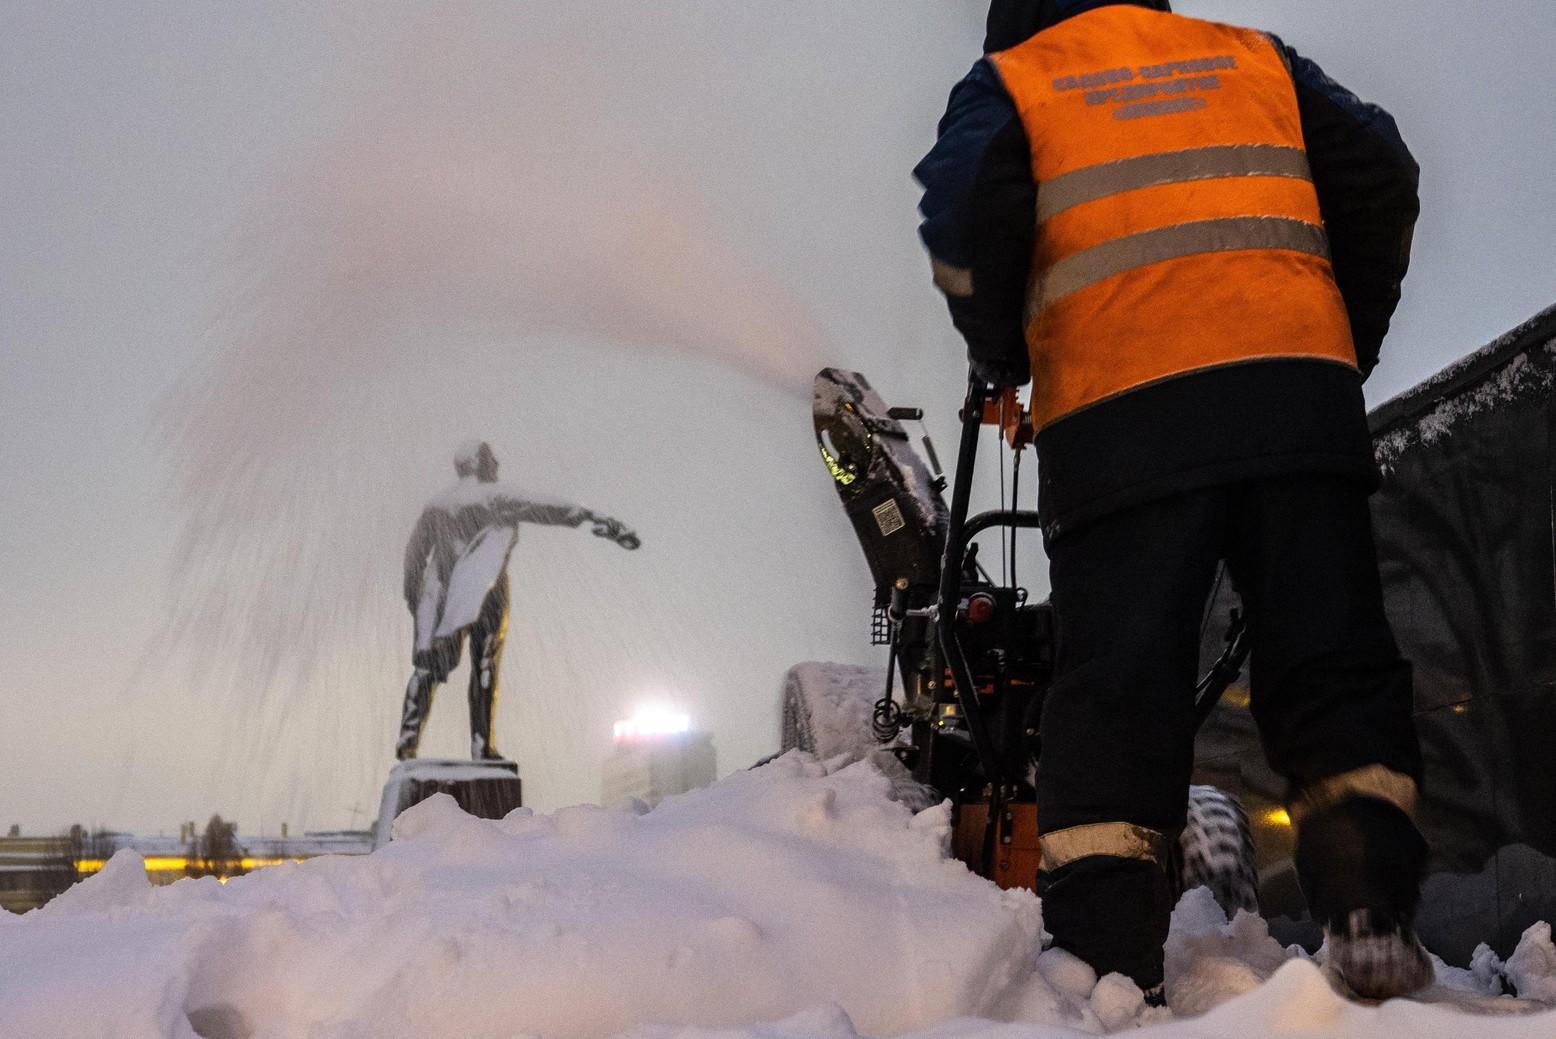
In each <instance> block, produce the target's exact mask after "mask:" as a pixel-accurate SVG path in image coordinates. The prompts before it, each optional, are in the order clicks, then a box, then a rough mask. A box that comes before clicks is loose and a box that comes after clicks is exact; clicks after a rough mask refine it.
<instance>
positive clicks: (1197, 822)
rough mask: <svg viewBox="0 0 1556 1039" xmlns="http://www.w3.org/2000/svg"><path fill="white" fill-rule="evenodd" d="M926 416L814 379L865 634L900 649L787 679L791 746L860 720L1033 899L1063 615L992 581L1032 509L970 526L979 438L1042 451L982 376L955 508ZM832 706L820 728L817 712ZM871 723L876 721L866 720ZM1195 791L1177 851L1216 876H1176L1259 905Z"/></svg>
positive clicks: (1009, 578)
mask: <svg viewBox="0 0 1556 1039" xmlns="http://www.w3.org/2000/svg"><path fill="white" fill-rule="evenodd" d="M922 414H923V413H922V412H921V411H920V410H919V409H917V408H900V407H899V408H894V407H889V406H887V404H886V402H885V401H884V400H882V399H881V397H880V395H879V394H877V393H876V392H875V390H874V389H873V388H871V386H870V383H869V382H868V381H867V380H866V379H865V377H864V376H863V375H860V374H859V373H857V372H848V371H842V370H839V369H835V368H827V369H824V370H823V371H821V372H820V373H819V374H818V375H817V376H816V380H815V396H814V400H813V419H814V423H815V431H816V440H817V443H818V446H819V447H820V450H821V456H822V460H823V462H824V463H825V465H826V468H827V471H828V473H829V474H830V475H831V477H832V480H833V483H834V486H835V487H836V489H837V493H838V496H839V497H840V498H841V499H842V502H843V507H844V510H845V511H846V512H847V513H848V517H849V519H850V520H851V521H852V523H853V526H854V532H855V534H856V535H857V536H858V538H859V543H860V545H861V547H862V548H863V549H864V554H865V558H866V560H867V561H868V562H869V565H870V572H871V575H872V576H873V578H874V580H875V598H874V617H873V622H872V626H871V629H872V633H873V636H874V640H875V641H876V642H877V643H878V644H882V645H885V646H887V647H889V650H888V654H889V655H888V662H887V667H886V671H885V673H884V674H882V675H879V676H878V677H879V680H880V681H879V684H873V683H868V684H867V683H862V682H860V681H859V680H858V679H859V676H858V675H857V674H853V675H851V676H849V677H848V678H847V679H844V678H840V677H838V676H840V675H842V673H843V670H844V669H841V668H834V669H833V670H827V668H825V667H821V668H816V667H812V668H811V670H809V671H805V672H802V671H801V669H799V668H797V669H795V670H794V671H791V673H790V680H789V683H788V688H787V690H786V702H785V749H790V748H791V747H799V748H800V749H805V750H812V751H817V750H818V749H819V748H818V747H816V746H806V745H805V744H806V743H807V741H810V742H812V743H814V742H815V741H814V740H813V739H811V734H812V733H813V732H815V731H818V730H822V729H826V730H831V731H835V730H837V729H838V727H839V725H840V724H845V725H846V724H848V723H849V721H850V720H853V721H854V722H855V724H856V727H857V728H858V729H859V730H860V731H859V732H858V740H859V745H860V746H859V749H861V750H862V749H864V748H865V747H866V746H874V747H877V748H880V747H884V748H885V749H887V750H889V752H890V754H891V755H892V756H893V757H894V758H896V760H897V761H898V762H900V763H901V765H902V766H903V767H904V768H905V769H906V770H908V771H909V772H910V773H911V775H912V777H913V779H914V781H916V782H917V783H918V784H920V785H921V786H922V787H925V788H928V790H929V792H930V794H931V796H933V797H946V798H950V799H951V802H952V805H953V808H954V812H955V827H954V831H953V832H954V837H953V846H954V851H955V853H956V855H957V857H958V858H961V859H962V860H963V861H964V862H966V863H967V864H968V865H969V866H970V867H971V868H973V869H974V870H975V871H977V872H979V873H980V874H982V875H984V876H986V877H989V878H990V879H992V880H994V881H996V882H997V883H998V884H1000V886H1002V887H1031V886H1033V884H1034V883H1035V880H1036V875H1037V871H1038V866H1039V861H1040V852H1039V842H1038V833H1037V825H1036V804H1035V795H1034V790H1033V786H1032V782H1031V777H1032V774H1033V766H1034V764H1035V762H1036V760H1037V757H1038V755H1039V754H1040V753H1041V749H1042V733H1041V729H1040V725H1039V720H1040V718H1041V714H1042V701H1043V696H1044V694H1045V693H1046V691H1047V689H1048V684H1049V680H1050V678H1051V675H1052V668H1053V659H1054V658H1053V644H1054V625H1053V614H1052V608H1051V606H1050V605H1049V604H1048V602H1047V601H1042V602H1033V601H1031V600H1030V597H1029V596H1028V593H1027V590H1026V589H1025V588H1023V587H1020V586H1019V585H1018V583H1017V582H1016V579H1015V575H1014V573H1013V572H1012V573H1001V574H999V575H997V576H996V575H991V574H990V573H989V570H988V568H987V567H986V566H985V565H983V564H982V563H981V562H980V560H979V558H978V542H977V541H975V539H976V538H977V537H978V536H979V535H981V534H985V533H991V532H997V533H998V534H999V536H1000V537H1002V538H1003V537H1010V536H1011V535H1012V534H1013V532H1014V531H1016V530H1019V529H1026V528H1035V527H1037V523H1038V521H1037V513H1036V512H1033V511H1023V510H1020V509H1017V508H1015V507H1014V505H1015V503H1014V502H1012V506H1011V507H1010V508H1004V507H1003V506H1002V507H1001V508H1000V509H997V510H993V511H988V512H982V513H979V514H977V515H974V516H969V515H968V507H969V503H970V501H971V496H972V480H973V471H974V468H975V463H976V459H977V452H978V445H979V440H980V439H981V434H982V433H983V430H984V427H985V426H989V425H993V426H997V427H998V428H999V429H1000V431H1001V433H1002V434H1003V436H1002V437H1001V441H1002V442H1001V447H1000V449H1001V450H1009V451H1012V452H1016V453H1017V455H1018V457H1019V453H1020V452H1021V451H1022V450H1023V449H1025V448H1026V447H1027V446H1028V445H1029V444H1030V443H1031V437H1032V431H1031V425H1030V421H1029V419H1028V416H1027V415H1026V414H1025V412H1024V411H1023V410H1022V407H1021V404H1020V402H1019V401H1018V399H1017V397H1016V394H1015V391H1013V390H1009V391H1004V392H1000V393H996V392H994V391H993V390H992V389H991V388H990V387H988V386H986V385H985V384H983V383H982V382H980V381H979V380H977V379H976V378H974V379H971V380H970V381H969V384H968V389H967V395H966V398H965V400H964V402H963V406H962V425H961V437H960V446H959V449H958V452H957V459H956V468H955V472H954V477H953V482H952V484H951V488H950V501H949V503H947V502H946V501H945V499H944V497H943V492H944V490H945V489H946V479H945V477H944V476H942V475H940V474H939V472H938V469H939V463H938V459H937V458H936V455H935V451H934V447H933V445H932V444H931V443H930V441H929V438H928V437H927V436H924V437H923V438H922V444H923V447H924V454H925V457H927V458H928V464H926V462H925V457H921V456H920V455H919V453H918V451H917V450H916V449H915V446H914V443H913V439H912V437H911V436H910V435H909V433H908V431H907V429H906V428H904V426H903V423H904V422H914V421H918V420H920V419H921V418H922ZM1011 569H1012V571H1013V570H1014V567H1012V568H1011ZM1241 633H1242V628H1241V625H1239V624H1236V623H1234V624H1233V626H1232V628H1231V629H1230V631H1229V635H1228V639H1227V646H1226V651H1225V653H1224V654H1223V655H1222V658H1221V659H1220V660H1219V661H1217V664H1216V666H1215V667H1213V668H1212V669H1211V672H1210V673H1209V674H1207V676H1206V677H1205V679H1204V680H1202V681H1201V683H1200V690H1199V703H1200V716H1201V717H1203V716H1204V715H1205V714H1206V713H1208V711H1209V709H1210V708H1211V707H1213V706H1214V704H1215V702H1216V700H1217V699H1218V698H1219V697H1220V695H1221V693H1222V691H1223V690H1224V689H1225V688H1226V686H1227V684H1228V683H1229V682H1230V681H1231V679H1232V678H1234V677H1235V676H1236V675H1237V673H1238V671H1239V669H1240V667H1241V665H1242V661H1243V657H1244V656H1245V655H1246V648H1245V645H1244V639H1243V638H1242V634H1241ZM818 687H823V688H818ZM862 689H869V690H871V692H869V693H868V694H865V695H868V696H870V697H871V701H872V702H870V703H869V705H868V708H867V710H861V709H859V708H860V707H861V706H862V705H861V704H860V703H859V702H858V701H859V698H860V695H861V690H862ZM850 700H852V701H853V703H852V705H850V704H849V703H848V702H847V701H850ZM850 707H851V708H852V709H850ZM823 712H826V713H827V714H828V715H829V717H828V718H827V719H825V720H822V719H820V718H818V717H817V715H819V714H821V713H823ZM863 718H868V723H867V724H863V725H859V724H857V723H858V721H859V720H862V719H863ZM830 749H833V750H835V749H836V748H835V747H834V748H830ZM1185 796H1186V797H1187V798H1189V800H1190V804H1191V809H1193V810H1191V812H1190V828H1189V830H1188V831H1186V832H1185V834H1184V837H1183V841H1182V842H1181V843H1182V844H1184V845H1186V846H1196V845H1198V846H1199V847H1195V851H1196V854H1193V855H1184V856H1182V859H1183V860H1184V861H1187V862H1194V863H1208V866H1206V867H1199V866H1196V867H1194V868H1195V869H1197V870H1198V871H1199V872H1200V873H1201V874H1204V872H1205V870H1206V869H1208V870H1210V871H1211V872H1212V873H1214V874H1215V875H1214V876H1211V875H1196V876H1186V875H1183V873H1182V870H1181V869H1180V880H1181V881H1182V882H1183V883H1184V884H1186V885H1194V884H1206V885H1207V886H1210V887H1211V888H1212V889H1213V890H1214V891H1215V892H1216V894H1217V897H1218V898H1220V899H1221V900H1222V901H1223V904H1226V905H1227V906H1228V908H1229V909H1230V908H1253V907H1254V905H1255V879H1254V877H1253V869H1252V849H1251V845H1249V844H1248V842H1246V841H1245V842H1244V845H1245V846H1244V847H1243V848H1241V849H1240V850H1239V852H1238V853H1237V855H1236V856H1234V857H1233V858H1228V856H1227V855H1226V854H1224V853H1222V854H1220V855H1216V854H1207V853H1206V850H1205V849H1204V848H1203V844H1204V843H1205V842H1204V841H1203V837H1204V827H1205V826H1207V825H1217V826H1219V825H1223V824H1224V823H1225V822H1226V821H1228V820H1230V821H1232V822H1234V823H1235V824H1236V828H1237V830H1238V832H1240V833H1243V834H1246V833H1247V825H1246V820H1244V819H1243V817H1242V813H1241V810H1240V808H1238V806H1237V803H1236V802H1235V801H1233V800H1232V799H1230V798H1228V797H1226V796H1225V795H1223V794H1221V793H1220V791H1217V790H1215V789H1214V788H1210V787H1194V788H1191V789H1190V790H1189V791H1185Z"/></svg>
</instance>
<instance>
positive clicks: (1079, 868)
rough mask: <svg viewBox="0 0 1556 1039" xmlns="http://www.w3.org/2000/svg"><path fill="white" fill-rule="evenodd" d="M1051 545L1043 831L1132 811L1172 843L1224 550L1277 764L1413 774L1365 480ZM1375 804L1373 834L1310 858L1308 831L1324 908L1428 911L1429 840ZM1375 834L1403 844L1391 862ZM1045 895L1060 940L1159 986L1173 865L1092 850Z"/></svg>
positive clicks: (1306, 486)
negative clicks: (1052, 628)
mask: <svg viewBox="0 0 1556 1039" xmlns="http://www.w3.org/2000/svg"><path fill="white" fill-rule="evenodd" d="M1047 547H1048V554H1049V559H1050V562H1051V580H1052V586H1053V603H1054V608H1055V616H1056V618H1057V624H1058V634H1057V647H1056V652H1057V661H1056V667H1055V680H1054V683H1053V686H1052V688H1051V689H1050V691H1049V692H1048V695H1047V698H1046V701H1045V703H1044V705H1043V714H1042V740H1043V743H1042V748H1043V749H1042V755H1041V758H1040V760H1039V762H1038V773H1037V811H1038V824H1039V828H1040V829H1041V830H1042V831H1043V832H1045V833H1050V832H1053V831H1056V830H1059V829H1063V828H1065V827H1070V826H1079V825H1083V824H1087V823H1101V822H1128V823H1134V824H1136V825H1139V826H1144V827H1149V828H1150V829H1153V830H1157V831H1159V832H1161V833H1163V834H1166V835H1167V836H1168V837H1169V838H1170V839H1172V840H1176V839H1177V836H1178V834H1179V833H1180V832H1181V831H1182V829H1183V826H1184V821H1185V814H1186V808H1187V791H1188V786H1189V777H1190V771H1191V769H1192V767H1193V757H1194V717H1193V709H1192V708H1193V693H1194V686H1195V682H1196V680H1197V678H1198V674H1199V646H1200V624H1201V621H1202V618H1203V615H1204V609H1205V605H1206V600H1207V598H1208V597H1209V595H1210V592H1211V589H1212V585H1213V584H1214V581H1215V578H1216V573H1217V568H1218V564H1219V563H1220V561H1221V560H1223V559H1225V560H1226V563H1227V569H1228V571H1229V572H1230V574H1231V577H1232V581H1233V583H1234V586H1235V588H1236V589H1237V591H1238V592H1239V593H1240V595H1241V597H1242V600H1243V606H1244V609H1245V610H1246V614H1247V618H1248V624H1249V634H1250V638H1251V640H1252V641H1251V645H1252V660H1251V667H1252V672H1251V685H1252V688H1251V694H1252V710H1253V716H1254V719H1255V721H1256V722H1257V724H1258V727H1259V734H1260V737H1261V739H1262V741H1263V743H1264V748H1265V753H1266V755H1267V756H1268V758H1269V761H1270V764H1271V766H1272V767H1273V768H1274V769H1275V770H1276V771H1277V772H1279V773H1280V774H1281V775H1283V776H1284V777H1285V778H1286V779H1287V780H1288V781H1290V782H1291V783H1292V784H1293V786H1294V787H1301V786H1303V785H1305V784H1309V783H1312V782H1313V781H1315V780H1319V779H1323V778H1325V777H1328V776H1332V775H1337V774H1339V773H1341V772H1346V771H1349V770H1351V769H1356V768H1360V767H1362V766H1365V765H1370V764H1374V763H1376V764H1382V765H1385V766H1387V767H1388V768H1390V769H1393V770H1395V771H1398V772H1401V773H1404V774H1405V775H1408V776H1410V777H1412V778H1414V779H1416V780H1418V781H1419V778H1420V773H1421V763H1420V750H1419V747H1418V744H1417V740H1416V734H1415V727H1414V722H1413V720H1412V718H1411V678H1410V666H1409V664H1408V663H1406V662H1405V661H1404V660H1403V659H1402V658H1401V657H1400V655H1399V650H1398V647H1397V646H1396V644H1395V641H1394V636H1393V633H1392V631H1391V630H1390V629H1389V624H1388V620H1387V618H1386V617H1385V616H1384V612H1383V593H1382V587H1381V584H1380V581H1379V578H1378V564H1377V556H1376V550H1375V547H1374V543H1373V537H1372V521H1371V516H1370V513H1369V512H1368V506H1367V488H1366V486H1365V485H1364V484H1363V483H1361V482H1360V481H1357V480H1354V479H1350V478H1346V477H1340V476H1327V475H1302V474H1298V475H1291V476H1285V477H1280V478H1267V479H1260V480H1255V481H1250V482H1247V483H1239V484H1232V485H1228V486H1223V487H1214V488H1209V489H1205V490H1199V491H1192V492H1187V493H1183V494H1180V495H1176V496H1173V497H1170V498H1164V499H1160V500H1157V501H1153V502H1150V503H1147V504H1145V505H1141V506H1138V507H1135V508H1132V509H1128V510H1124V511H1121V512H1118V513H1115V514H1113V515H1110V516H1106V517H1104V518H1102V519H1099V520H1097V521H1095V522H1093V523H1091V524H1088V525H1085V526H1082V527H1080V528H1078V529H1075V530H1073V531H1068V532H1066V533H1064V534H1062V535H1061V536H1059V537H1058V538H1056V539H1054V540H1053V541H1052V542H1051V543H1050V544H1049V545H1048V546H1047ZM1369 804H1371V803H1369ZM1372 808H1374V809H1377V810H1376V811H1372V810H1371V809H1369V811H1364V812H1362V813H1361V815H1360V817H1359V819H1360V821H1359V822H1357V821H1356V820H1354V819H1352V820H1348V822H1347V824H1346V826H1350V827H1351V828H1352V829H1353V830H1354V829H1355V827H1358V826H1359V827H1360V831H1362V832H1360V833H1352V834H1351V836H1352V837H1353V838H1355V839H1352V840H1349V841H1348V842H1346V843H1347V844H1348V846H1347V847H1326V848H1324V849H1323V850H1322V853H1321V854H1318V855H1314V854H1311V853H1309V854H1304V848H1303V843H1304V835H1305V834H1306V833H1307V829H1308V828H1307V827H1304V829H1303V833H1302V834H1299V837H1298V855H1297V862H1298V870H1299V874H1304V865H1306V866H1307V867H1308V868H1307V869H1306V871H1305V875H1302V881H1303V884H1304V888H1305V890H1306V891H1307V893H1308V896H1309V902H1310V904H1312V908H1313V915H1314V917H1315V918H1316V919H1319V920H1327V919H1332V918H1335V917H1336V916H1337V915H1340V916H1343V913H1344V912H1345V911H1348V910H1349V909H1353V908H1363V907H1370V906H1373V905H1374V904H1375V903H1377V902H1378V901H1379V900H1383V901H1386V902H1388V903H1389V904H1388V905H1387V906H1376V907H1377V908H1380V909H1384V908H1387V909H1392V910H1394V911H1396V912H1413V911H1414V908H1415V901H1416V899H1417V897H1418V889H1419V875H1420V868H1421V864H1422V859H1423V858H1424V854H1425V846H1424V844H1423V843H1422V842H1421V839H1420V837H1419V835H1418V834H1417V833H1416V831H1415V828H1414V826H1413V825H1412V824H1411V823H1410V821H1409V820H1408V819H1407V818H1406V817H1405V816H1404V814H1403V813H1402V812H1400V811H1398V810H1397V809H1393V808H1392V807H1388V806H1377V805H1372ZM1369 813H1370V814H1369ZM1380 818H1381V822H1380V821H1379V819H1380ZM1346 826H1341V827H1340V828H1341V829H1342V830H1344V829H1346ZM1319 829H1322V828H1321V827H1316V828H1315V830H1319ZM1331 830H1333V828H1332V827H1331ZM1380 842H1381V843H1382V844H1383V845H1387V846H1388V848H1390V849H1393V850H1392V851H1388V852H1386V853H1383V854H1379V853H1378V846H1379V843H1380ZM1039 890H1040V892H1041V893H1042V897H1043V917H1044V924H1045V926H1046V927H1047V929H1048V931H1049V932H1050V933H1051V934H1053V936H1054V940H1055V943H1056V944H1058V945H1059V946H1061V947H1063V948H1066V949H1069V950H1070V951H1071V952H1074V953H1075V954H1077V955H1078V956H1080V957H1081V958H1082V959H1084V960H1086V961H1087V962H1088V963H1090V964H1091V965H1092V966H1093V967H1094V968H1096V970H1097V971H1098V972H1099V973H1106V972H1108V971H1119V972H1121V973H1124V974H1127V975H1129V976H1131V977H1132V978H1134V979H1135V981H1136V982H1138V983H1139V984H1140V985H1141V987H1142V988H1149V987H1151V986H1152V985H1155V984H1159V983H1160V982H1161V980H1162V943H1163V942H1164V941H1165V940H1166V936H1167V925H1168V918H1169V914H1170V912H1171V909H1172V894H1171V884H1170V883H1169V878H1168V876H1167V873H1166V869H1165V867H1164V866H1159V865H1158V864H1155V863H1150V862H1143V861H1139V860H1134V859H1122V858H1112V857H1108V856H1100V855H1094V856H1091V857H1089V858H1081V859H1078V860H1076V861H1074V862H1071V863H1068V864H1066V865H1063V866H1061V867H1060V868H1058V869H1055V870H1053V871H1052V872H1049V873H1046V874H1044V875H1043V876H1041V877H1040V883H1039ZM1347 903H1349V904H1347Z"/></svg>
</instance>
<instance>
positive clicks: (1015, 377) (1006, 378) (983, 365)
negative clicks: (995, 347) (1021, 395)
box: [967, 356, 1032, 390]
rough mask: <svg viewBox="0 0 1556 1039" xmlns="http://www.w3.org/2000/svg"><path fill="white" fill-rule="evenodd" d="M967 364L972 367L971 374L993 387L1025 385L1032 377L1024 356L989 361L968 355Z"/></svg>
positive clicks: (1002, 387)
mask: <svg viewBox="0 0 1556 1039" xmlns="http://www.w3.org/2000/svg"><path fill="white" fill-rule="evenodd" d="M967 364H968V367H970V368H971V369H972V373H973V375H975V376H977V377H978V378H980V379H982V380H983V381H984V382H986V383H988V384H989V385H990V386H993V387H994V388H995V389H1001V390H1002V389H1004V388H1005V387H1007V386H1025V385H1026V384H1027V383H1028V382H1030V381H1031V379H1032V372H1031V369H1030V365H1029V364H1028V362H1027V359H1026V358H1025V357H1021V358H1018V359H1014V360H1010V361H991V360H987V359H985V358H982V357H972V356H969V357H968V358H967Z"/></svg>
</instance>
